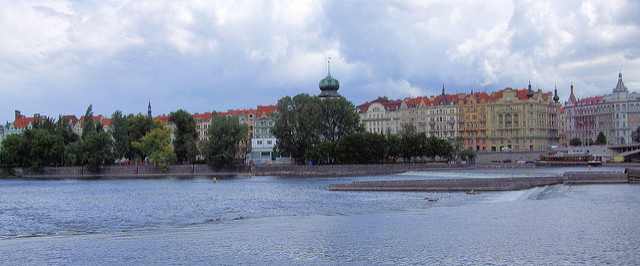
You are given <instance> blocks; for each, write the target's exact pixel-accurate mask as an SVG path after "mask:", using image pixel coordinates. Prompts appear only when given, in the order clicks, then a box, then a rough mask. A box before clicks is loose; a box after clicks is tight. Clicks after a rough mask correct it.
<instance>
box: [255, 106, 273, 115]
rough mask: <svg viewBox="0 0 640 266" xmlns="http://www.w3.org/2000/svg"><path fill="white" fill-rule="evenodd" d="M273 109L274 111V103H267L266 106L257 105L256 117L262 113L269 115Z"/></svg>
mask: <svg viewBox="0 0 640 266" xmlns="http://www.w3.org/2000/svg"><path fill="white" fill-rule="evenodd" d="M275 111H276V105H267V106H260V105H258V112H257V114H256V115H257V116H258V117H260V116H262V114H265V115H266V116H271V113H273V112H275Z"/></svg>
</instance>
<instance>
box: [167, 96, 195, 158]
mask: <svg viewBox="0 0 640 266" xmlns="http://www.w3.org/2000/svg"><path fill="white" fill-rule="evenodd" d="M169 121H171V122H172V123H173V124H174V125H175V127H176V132H175V139H174V140H173V147H174V152H175V154H176V158H177V160H178V162H180V163H192V162H193V161H194V160H195V159H196V156H198V149H197V140H198V131H197V130H196V120H195V118H193V116H192V115H191V114H189V112H187V111H185V110H182V109H180V110H178V111H175V112H172V113H170V114H169Z"/></svg>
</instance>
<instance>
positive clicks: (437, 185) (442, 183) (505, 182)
mask: <svg viewBox="0 0 640 266" xmlns="http://www.w3.org/2000/svg"><path fill="white" fill-rule="evenodd" d="M561 183H562V178H561V177H525V178H477V179H476V178H474V179H440V180H398V181H360V182H353V183H350V184H336V185H330V186H329V190H331V191H428V192H433V191H446V192H453V191H510V190H521V189H528V188H533V187H539V186H546V185H556V184H561Z"/></svg>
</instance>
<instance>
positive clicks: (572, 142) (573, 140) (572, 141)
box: [569, 138, 582, 146]
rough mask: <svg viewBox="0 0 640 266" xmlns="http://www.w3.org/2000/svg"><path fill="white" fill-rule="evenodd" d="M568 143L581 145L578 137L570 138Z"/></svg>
mask: <svg viewBox="0 0 640 266" xmlns="http://www.w3.org/2000/svg"><path fill="white" fill-rule="evenodd" d="M569 144H570V145H571V146H581V145H582V140H580V138H572V139H571V140H570V141H569Z"/></svg>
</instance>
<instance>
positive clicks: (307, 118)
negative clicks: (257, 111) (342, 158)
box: [272, 94, 364, 162]
mask: <svg viewBox="0 0 640 266" xmlns="http://www.w3.org/2000/svg"><path fill="white" fill-rule="evenodd" d="M274 119H275V123H274V126H273V128H272V133H273V135H274V136H275V137H276V138H277V139H278V142H277V144H276V145H277V146H276V148H277V150H278V151H280V152H282V153H283V154H288V155H291V157H293V158H294V159H295V160H296V161H297V162H301V161H303V160H304V159H305V154H310V153H313V152H311V151H310V152H309V153H308V152H307V150H311V149H314V148H315V147H316V146H317V145H320V144H321V143H323V142H329V143H332V145H334V144H335V143H336V141H338V140H339V139H340V138H341V137H343V136H346V135H349V134H353V133H358V132H362V131H363V129H364V128H363V126H362V125H361V124H360V117H359V116H358V114H357V113H356V112H355V108H354V106H353V104H352V103H351V102H349V101H347V100H346V99H344V98H339V99H333V98H329V99H320V98H318V97H316V96H309V95H308V94H298V95H296V96H294V97H293V98H291V97H289V96H287V97H283V98H282V99H280V100H279V101H278V106H277V108H276V112H275V113H274ZM331 157H332V156H330V158H329V159H328V161H329V162H332V161H333V158H331Z"/></svg>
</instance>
